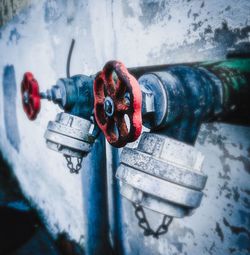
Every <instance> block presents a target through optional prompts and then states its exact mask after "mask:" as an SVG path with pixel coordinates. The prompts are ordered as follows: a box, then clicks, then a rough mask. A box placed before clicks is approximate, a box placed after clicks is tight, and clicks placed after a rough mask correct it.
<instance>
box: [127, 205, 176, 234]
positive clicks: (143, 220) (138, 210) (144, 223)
mask: <svg viewBox="0 0 250 255" xmlns="http://www.w3.org/2000/svg"><path fill="white" fill-rule="evenodd" d="M132 204H133V207H134V208H135V216H136V218H137V219H138V225H139V227H140V228H142V229H143V230H144V236H153V237H154V238H156V239H158V238H159V236H160V235H163V234H165V233H167V232H168V227H169V225H170V224H171V222H172V220H173V217H169V216H167V215H164V217H163V220H162V223H161V225H160V226H159V227H158V228H157V230H156V231H154V230H153V229H152V228H151V227H150V225H149V222H148V219H147V217H146V214H145V211H144V209H143V207H142V206H140V205H137V204H135V203H132Z"/></svg>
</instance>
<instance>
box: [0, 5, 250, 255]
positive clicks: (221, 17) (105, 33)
mask: <svg viewBox="0 0 250 255" xmlns="http://www.w3.org/2000/svg"><path fill="white" fill-rule="evenodd" d="M249 22H250V2H249V1H248V0H241V1H238V2H237V5H236V4H235V1H233V0H228V1H225V0H224V1H223V0H220V1H218V0H210V1H203V0H201V1H200V0H197V1H189V0H187V1H181V0H176V1H167V0H165V1H164V0H162V1H154V0H150V1H142V0H136V1H134V0H126V1H112V0H106V1H97V0H95V1H76V0H71V1H69V0H68V1H64V0H43V1H34V2H32V5H31V6H30V7H29V8H26V9H25V10H24V11H22V12H21V13H20V14H19V15H18V17H17V18H16V19H15V20H13V21H11V22H9V23H8V24H7V25H6V26H5V27H4V28H3V29H1V30H0V70H2V75H1V76H0V84H1V89H0V123H2V124H1V126H0V147H1V151H2V152H3V153H4V156H5V158H6V159H7V160H8V161H10V162H11V164H12V166H13V169H14V171H15V173H16V175H17V177H18V179H19V181H20V183H21V185H22V188H23V190H24V192H25V194H26V195H27V196H28V197H29V199H30V200H31V201H32V202H33V203H34V204H35V205H36V206H37V208H38V209H39V210H40V211H41V213H42V215H43V216H44V219H45V221H46V223H47V226H48V228H49V229H50V230H51V231H52V232H53V233H54V234H57V233H58V232H61V231H64V230H65V231H67V232H68V233H69V234H70V236H71V237H72V238H73V239H75V240H76V241H79V240H80V238H81V236H82V235H83V234H84V231H83V227H82V226H83V225H84V222H83V215H82V212H83V210H82V206H83V203H82V187H81V178H80V176H72V175H70V174H69V172H68V170H67V168H66V164H65V162H64V160H63V158H62V157H61V155H59V154H57V153H55V152H52V151H50V150H48V149H47V148H46V146H45V141H44V139H43V134H44V132H45V129H46V126H47V122H48V121H49V120H53V119H54V118H55V115H56V113H57V112H59V109H57V108H56V107H54V106H52V105H51V104H49V103H46V102H43V104H42V110H41V113H40V116H39V117H38V119H37V120H36V121H35V122H32V123H31V122H29V121H28V120H27V119H26V116H25V115H24V113H23V111H22V107H21V100H20V97H19V84H20V81H21V79H22V75H23V73H24V72H25V71H26V70H30V71H32V72H34V73H35V74H36V77H37V79H38V81H39V82H40V84H41V87H42V89H43V90H45V88H48V87H49V86H50V85H52V84H54V83H55V81H56V79H57V78H59V77H64V76H65V68H66V55H67V51H68V48H69V44H70V41H71V39H72V38H75V39H76V48H75V52H74V53H73V59H72V67H71V70H72V73H73V74H76V73H85V74H92V73H95V72H96V71H98V70H100V69H101V68H102V66H103V65H104V63H105V62H106V61H108V60H110V59H119V60H122V61H123V62H124V63H125V64H126V65H127V66H138V65H147V64H150V65H152V64H163V63H173V62H182V61H197V60H207V59H213V60H214V59H220V58H223V57H224V56H225V53H226V51H227V50H228V49H229V48H231V47H233V46H234V45H235V44H237V43H240V42H241V44H245V47H247V45H246V43H249V36H250V23H249ZM7 65H13V66H14V73H15V77H16V78H15V79H14V78H13V75H10V74H11V73H12V74H13V70H12V71H11V70H10V69H8V70H9V72H7V75H6V66H7ZM4 70H5V72H4ZM4 74H5V75H4ZM6 77H7V78H8V79H7V80H6ZM6 84H10V85H8V86H10V87H11V88H12V89H10V90H9V89H6V86H7V85H6ZM3 85H4V86H5V87H4V88H3ZM10 97H11V98H10ZM13 98H14V99H13ZM12 100H14V101H15V103H16V107H14V109H13V110H12V111H16V116H17V118H16V119H15V118H13V115H12V111H10V110H8V109H7V108H8V107H11V106H10V105H9V103H10V102H11V101H12ZM12 107H13V105H12ZM8 130H14V131H13V132H15V134H13V135H14V136H15V137H20V140H18V138H17V139H16V140H15V143H14V145H13V139H12V140H11V139H9V138H8V137H9V135H8ZM249 141H250V129H249V128H246V127H240V126H232V125H225V124H208V125H204V126H203V127H202V130H201V132H200V134H199V138H198V141H197V144H196V147H197V148H198V149H199V150H201V151H202V152H203V153H204V154H205V157H206V158H205V164H204V172H205V173H206V174H207V175H208V182H207V186H206V189H205V196H204V199H203V201H202V205H201V207H200V208H199V209H198V210H197V211H195V212H194V214H193V215H192V216H190V217H187V218H185V219H180V220H174V221H173V223H172V225H171V227H170V230H169V233H168V234H167V235H166V236H163V237H161V238H160V239H159V240H154V239H152V238H151V237H150V238H145V237H143V235H142V232H141V230H140V229H139V228H138V227H137V223H136V219H135V217H134V212H133V208H132V206H131V204H130V203H129V202H128V201H127V200H125V199H124V200H123V202H122V205H123V210H122V212H123V216H124V221H123V225H122V226H123V236H124V246H125V250H126V254H154V255H155V254H161V255H163V254H248V253H249V250H250V247H249V243H250V208H249V205H250V200H249V194H250V190H249V180H250V177H249V171H250V159H249V158H250V154H249V153H250V142H249ZM107 151H109V150H107ZM109 156H110V155H109ZM107 163H108V166H109V167H110V166H111V164H112V162H111V161H110V160H109V159H108V162H107ZM82 170H83V171H84V168H83V169H82ZM52 194H53V195H52ZM147 213H149V214H150V220H152V222H153V225H157V222H158V221H159V220H160V219H159V217H158V216H157V215H156V214H154V213H151V212H147Z"/></svg>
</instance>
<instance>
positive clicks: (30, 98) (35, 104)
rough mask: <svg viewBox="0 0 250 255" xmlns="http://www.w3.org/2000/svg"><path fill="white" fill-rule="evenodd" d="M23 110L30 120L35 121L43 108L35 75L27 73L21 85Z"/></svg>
mask: <svg viewBox="0 0 250 255" xmlns="http://www.w3.org/2000/svg"><path fill="white" fill-rule="evenodd" d="M21 96H22V103H23V110H24V112H25V113H26V115H27V117H28V118H29V119H30V120H35V119H36V117H37V114H38V113H39V111H40V108H41V102H40V91H39V85H38V82H37V80H36V79H35V78H34V76H33V74H32V73H30V72H26V73H25V74H24V76H23V81H22V84H21Z"/></svg>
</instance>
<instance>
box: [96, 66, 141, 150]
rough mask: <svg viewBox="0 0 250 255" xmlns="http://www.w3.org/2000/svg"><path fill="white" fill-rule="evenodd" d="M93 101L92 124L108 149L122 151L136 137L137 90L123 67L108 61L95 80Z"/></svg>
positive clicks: (138, 117)
mask: <svg viewBox="0 0 250 255" xmlns="http://www.w3.org/2000/svg"><path fill="white" fill-rule="evenodd" d="M94 101H95V102H94V108H95V109H94V113H95V119H96V122H97V124H98V126H99V128H100V129H101V130H102V132H103V133H104V135H105V136H106V139H107V140H108V142H109V143H110V144H111V145H113V146H114V147H118V148H119V147H123V146H125V145H126V144H127V143H128V142H134V141H135V140H136V139H137V138H138V137H139V136H140V134H141V130H142V116H141V105H142V95H141V90H140V86H139V84H138V82H137V80H136V79H135V78H134V77H133V76H132V75H131V74H130V73H129V72H128V70H127V68H126V67H125V66H124V64H123V63H121V62H118V61H110V62H108V63H107V64H106V65H105V66H104V68H103V71H102V72H100V73H99V74H98V75H97V76H96V78H95V81H94ZM126 115H127V117H128V118H127V121H126V120H125V118H126ZM127 125H128V126H127Z"/></svg>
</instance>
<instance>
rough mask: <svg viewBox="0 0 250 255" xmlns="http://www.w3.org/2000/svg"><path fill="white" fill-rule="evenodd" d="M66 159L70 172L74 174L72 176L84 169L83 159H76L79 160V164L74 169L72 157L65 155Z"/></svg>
mask: <svg viewBox="0 0 250 255" xmlns="http://www.w3.org/2000/svg"><path fill="white" fill-rule="evenodd" d="M64 157H65V158H66V160H67V167H68V169H69V170H70V173H72V174H79V171H80V169H81V168H82V159H83V158H76V159H77V164H76V166H75V167H74V164H73V162H72V157H71V156H68V155H64Z"/></svg>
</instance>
